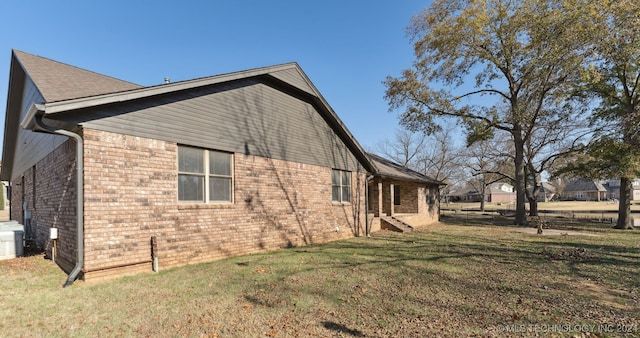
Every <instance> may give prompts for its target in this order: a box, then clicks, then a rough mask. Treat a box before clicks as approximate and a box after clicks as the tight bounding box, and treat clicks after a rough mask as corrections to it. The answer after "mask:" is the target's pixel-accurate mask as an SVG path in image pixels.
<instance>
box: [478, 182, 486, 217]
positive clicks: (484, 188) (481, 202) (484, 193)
mask: <svg viewBox="0 0 640 338" xmlns="http://www.w3.org/2000/svg"><path fill="white" fill-rule="evenodd" d="M481 190H482V192H481V193H480V196H481V198H480V211H481V212H484V204H485V203H484V201H485V198H486V196H487V185H486V184H485V183H484V182H482V188H481Z"/></svg>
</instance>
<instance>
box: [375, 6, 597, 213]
mask: <svg viewBox="0 0 640 338" xmlns="http://www.w3.org/2000/svg"><path fill="white" fill-rule="evenodd" d="M575 2H580V1H579V0H576V1H575ZM590 6H593V5H591V4H590V2H589V1H584V4H580V6H578V5H577V4H576V3H574V1H559V0H514V1H507V0H505V1H501V0H482V1H480V0H434V1H433V2H432V3H431V6H430V7H429V8H427V9H426V10H424V11H423V12H422V13H420V14H418V15H416V16H415V17H414V18H413V20H412V23H411V25H410V27H409V32H410V34H411V35H412V38H413V40H414V50H415V55H416V60H415V62H414V63H413V66H412V67H411V68H410V69H407V70H405V71H404V72H403V73H402V75H401V76H400V77H395V78H394V77H387V79H386V81H385V84H386V86H387V91H386V96H385V97H386V99H387V100H388V102H389V104H390V107H391V109H399V108H402V109H404V111H403V112H402V113H401V116H400V121H401V124H403V125H404V126H406V127H408V128H409V129H413V130H423V131H426V132H430V131H432V130H435V129H437V127H436V123H435V122H436V121H437V120H438V118H439V117H442V116H449V117H454V118H457V119H458V121H459V122H460V123H462V124H463V125H464V126H466V128H467V131H468V134H469V137H468V139H469V140H471V141H475V140H482V139H487V138H489V137H490V136H491V135H492V133H493V132H494V131H496V130H500V131H504V132H507V133H508V134H509V135H510V137H511V138H512V141H513V145H514V154H513V156H514V165H515V175H514V183H515V187H516V191H517V201H516V202H517V203H516V216H515V223H516V224H522V225H523V224H526V213H525V202H526V199H525V192H526V186H525V178H526V173H525V163H526V162H525V151H524V148H525V144H526V143H527V141H528V140H530V139H531V138H532V137H534V135H535V133H534V129H535V127H536V126H538V125H539V124H540V123H545V124H546V125H549V126H550V127H552V128H561V127H563V126H564V125H565V122H564V121H565V120H566V119H568V118H570V115H572V113H573V111H572V110H571V109H564V108H565V107H564V104H565V101H564V98H565V97H566V95H567V92H568V91H569V90H570V88H571V83H572V80H573V79H574V75H575V74H576V73H577V72H576V70H577V69H579V67H578V66H579V65H581V64H582V62H583V61H582V59H581V57H582V53H580V51H582V50H583V48H584V43H583V42H582V40H583V39H586V38H587V37H589V36H590V34H591V32H588V31H587V29H588V28H589V27H590V26H585V27H586V28H583V25H582V17H583V16H584V13H581V12H582V11H588V10H589V9H590ZM470 78H471V79H474V80H475V81H473V80H471V82H473V83H469V79H470ZM472 85H473V86H472Z"/></svg>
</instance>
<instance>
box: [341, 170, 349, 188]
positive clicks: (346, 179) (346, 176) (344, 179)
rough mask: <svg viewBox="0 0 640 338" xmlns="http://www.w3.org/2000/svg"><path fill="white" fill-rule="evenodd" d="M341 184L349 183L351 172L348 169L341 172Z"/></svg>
mask: <svg viewBox="0 0 640 338" xmlns="http://www.w3.org/2000/svg"><path fill="white" fill-rule="evenodd" d="M342 185H351V173H350V172H348V171H343V172H342Z"/></svg>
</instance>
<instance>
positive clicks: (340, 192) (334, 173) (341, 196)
mask: <svg viewBox="0 0 640 338" xmlns="http://www.w3.org/2000/svg"><path fill="white" fill-rule="evenodd" d="M331 200H332V201H334V202H351V172H350V171H345V170H338V169H332V170H331Z"/></svg>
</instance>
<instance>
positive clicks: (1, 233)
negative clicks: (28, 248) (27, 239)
mask: <svg viewBox="0 0 640 338" xmlns="http://www.w3.org/2000/svg"><path fill="white" fill-rule="evenodd" d="M23 255H24V226H23V225H22V224H20V223H18V222H16V221H8V222H0V260H3V259H11V258H16V257H21V256H23Z"/></svg>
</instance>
